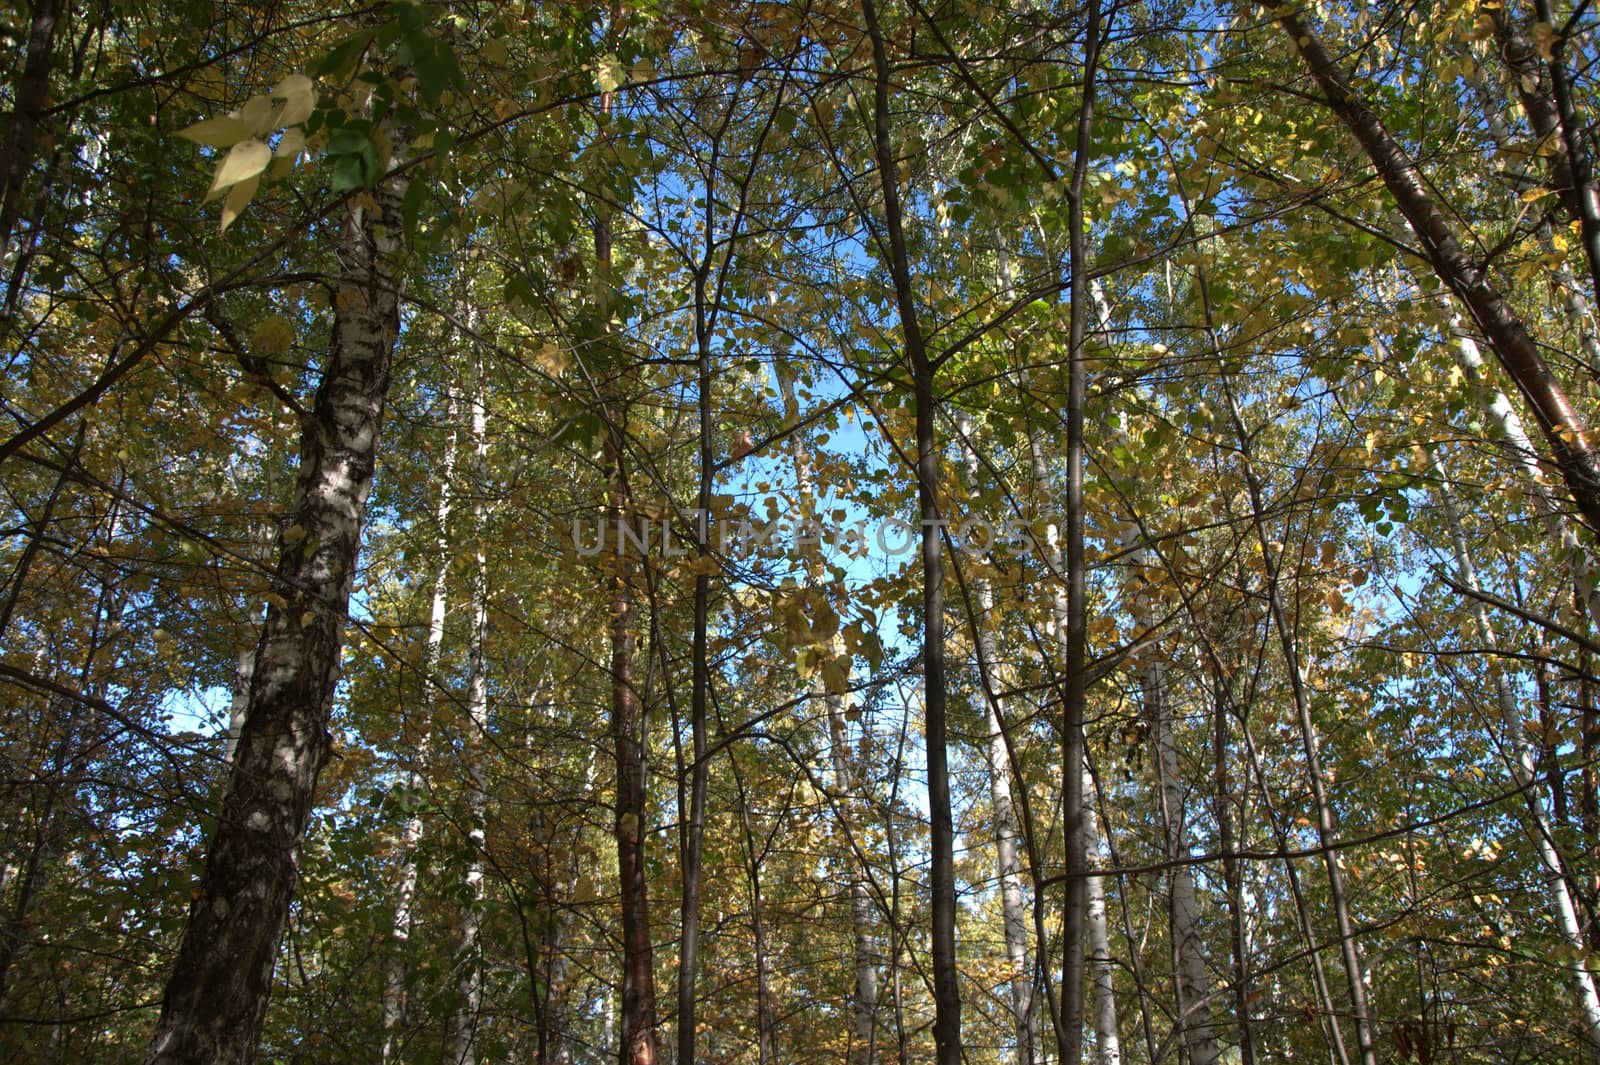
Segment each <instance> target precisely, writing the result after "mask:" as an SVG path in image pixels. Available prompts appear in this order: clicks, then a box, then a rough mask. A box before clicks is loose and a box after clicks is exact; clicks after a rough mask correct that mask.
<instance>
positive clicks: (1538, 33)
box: [1532, 22, 1556, 63]
mask: <svg viewBox="0 0 1600 1065" xmlns="http://www.w3.org/2000/svg"><path fill="white" fill-rule="evenodd" d="M1532 33H1533V46H1534V48H1536V49H1538V51H1539V58H1540V59H1543V60H1544V61H1545V62H1547V63H1548V62H1550V61H1551V60H1552V59H1554V58H1555V42H1556V28H1555V27H1554V26H1552V25H1550V23H1548V22H1535V23H1534V24H1533V31H1532Z"/></svg>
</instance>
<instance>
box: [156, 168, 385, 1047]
mask: <svg viewBox="0 0 1600 1065" xmlns="http://www.w3.org/2000/svg"><path fill="white" fill-rule="evenodd" d="M395 139H396V141H400V140H401V139H402V138H401V137H398V136H397V137H396V138H395ZM404 191H405V189H404V181H403V179H401V178H398V177H391V178H388V179H386V180H385V181H383V182H382V183H380V184H379V186H378V187H377V188H376V189H375V190H374V192H373V194H372V195H371V196H370V197H366V198H363V199H362V200H350V201H348V202H347V203H346V205H345V207H344V211H345V215H344V226H343V233H342V238H341V247H340V254H339V261H340V267H339V275H338V278H337V282H336V291H335V298H334V300H333V319H334V320H333V331H332V336H331V341H330V347H329V350H328V354H327V357H326V359H325V361H324V364H323V370H322V383H321V386H320V387H319V389H318V390H317V396H316V400H315V402H314V404H313V406H312V410H311V413H310V416H309V417H307V418H306V419H304V421H303V427H302V432H301V438H300V456H299V472H298V475H297V480H296V485H295V491H294V497H293V500H292V502H291V504H290V509H289V513H288V515H287V517H288V524H287V525H286V526H285V528H284V530H283V531H282V532H281V533H280V534H279V538H278V560H277V568H276V573H275V574H274V578H273V582H272V593H271V605H270V607H269V609H268V611H267V621H266V626H265V629H264V631H263V635H262V638H261V643H260V647H259V650H258V651H257V657H256V674H255V677H254V679H253V681H252V684H251V687H250V705H249V710H248V712H247V713H246V715H245V720H244V725H243V728H242V730H241V732H240V736H239V744H238V748H237V750H236V751H235V753H234V764H233V767H232V772H231V773H230V775H229V781H228V788H227V792H226V795H225V797H224V799H223V805H222V810H221V812H220V816H219V817H218V819H217V827H216V830H215V832H214V834H213V835H212V838H211V840H210V843H209V846H208V849H207V853H206V861H205V871H204V874H203V876H202V880H201V884H200V888H199V891H198V893H197V894H196V895H195V897H194V900H193V904H192V906H191V907H190V910H189V916H188V923H187V926H186V928H185V931H184V936H183V941H182V944H181V945H180V947H179V949H178V956H177V959H176V960H175V962H174V964H173V970H172V974H171V976H170V977H169V978H168V980H167V984H166V989H165V993H164V996H163V1000H162V1006H161V1016H160V1018H159V1019H158V1020H157V1022H156V1030H155V1033H154V1035H153V1037H152V1039H151V1045H150V1050H149V1055H148V1057H147V1059H146V1060H147V1063H148V1065H232V1063H240V1065H242V1063H245V1062H248V1061H249V1060H251V1058H252V1057H253V1056H254V1053H255V1046H256V1042H257V1040H258V1038H259V1035H260V1031H261V1025H262V1021H263V1019H264V1017H265V1015H266V1007H267V998H268V993H269V991H270V989H271V987H272V975H273V969H274V966H275V962H276V959H277V947H278V942H279V940H280V938H281V937H282V935H283V931H284V928H285V927H286V925H287V923H288V916H289V907H290V902H291V899H292V898H293V895H294V890H295V885H296V882H297V880H298V876H299V863H300V853H301V845H302V842H303V840H304V838H305V833H306V829H307V827H308V826H309V824H310V820H311V812H312V804H313V802H314V799H315V795H316V786H317V779H318V776H319V775H320V773H321V771H322V768H323V766H324V765H325V764H326V763H327V760H328V758H329V757H331V755H332V753H333V746H334V739H333V736H332V735H331V734H330V733H329V731H328V719H329V713H330V710H331V706H332V701H333V696H334V691H335V686H336V684H337V681H338V675H339V661H340V654H341V650H342V646H343V639H344V619H345V614H346V611H347V609H348V607H349V602H350V592H351V586H352V584H353V582H354V580H355V573H356V561H357V558H358V555H359V550H360V542H361V530H362V523H363V520H364V518H365V514H366V501H367V495H368V492H369V491H370V490H371V486H372V474H373V468H374V465H375V463H376V460H377V453H378V443H379V438H380V433H381V426H382V421H383V411H384V405H385V401H386V399H387V396H388V391H389V382H390V373H391V359H392V356H393V351H394V344H395V340H396V338H397V336H398V333H399V325H400V314H399V292H400V284H401V276H400V270H401V266H402V263H401V257H402V251H403V240H402V238H403V235H404V234H405V231H406V227H405V223H404V221H403V219H402V217H401V209H400V208H401V203H402V199H403V194H404Z"/></svg>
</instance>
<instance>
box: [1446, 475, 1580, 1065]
mask: <svg viewBox="0 0 1600 1065" xmlns="http://www.w3.org/2000/svg"><path fill="white" fill-rule="evenodd" d="M1432 459H1433V463H1434V470H1435V472H1436V473H1437V474H1438V481H1439V483H1438V486H1437V489H1436V491H1437V493H1438V496H1439V503H1440V505H1441V506H1442V507H1443V508H1444V512H1445V518H1446V521H1447V522H1448V523H1449V526H1450V543H1451V547H1452V549H1453V551H1454V554H1455V566H1456V576H1457V577H1458V578H1459V579H1460V581H1461V583H1462V584H1463V585H1464V586H1465V587H1467V588H1469V589H1471V590H1473V591H1480V590H1481V588H1480V586H1479V584H1478V572H1477V567H1475V566H1474V565H1473V564H1472V556H1471V554H1470V553H1469V552H1468V550H1467V541H1466V536H1465V535H1464V534H1463V532H1462V530H1461V521H1460V518H1459V516H1458V515H1457V512H1456V507H1455V503H1454V499H1453V497H1452V495H1451V492H1450V482H1449V480H1448V478H1447V477H1446V476H1445V475H1444V471H1443V470H1442V469H1441V468H1440V467H1439V464H1438V458H1437V456H1432ZM1473 621H1474V624H1475V625H1476V627H1477V630H1478V636H1479V638H1480V639H1482V640H1483V644H1484V646H1485V647H1487V648H1488V649H1489V653H1490V654H1494V653H1495V652H1496V650H1497V648H1498V637H1497V636H1496V633H1495V631H1494V624H1493V622H1492V621H1491V619H1490V617H1489V610H1488V607H1486V606H1485V605H1484V604H1483V602H1482V601H1481V600H1477V601H1474V609H1473ZM1494 683H1495V695H1496V698H1497V701H1498V702H1499V705H1500V721H1501V725H1502V727H1503V728H1504V729H1505V744H1506V747H1507V748H1509V750H1508V751H1507V752H1506V756H1505V757H1506V764H1507V766H1508V768H1509V769H1510V771H1511V779H1512V781H1513V782H1514V783H1515V784H1516V785H1517V788H1518V789H1519V790H1520V791H1521V792H1522V795H1523V798H1524V799H1525V800H1526V808H1527V812H1528V822H1527V824H1528V834H1529V836H1531V837H1532V839H1533V843H1534V847H1535V848H1536V850H1537V851H1538V854H1539V866H1540V869H1541V871H1542V872H1543V874H1544V879H1545V890H1546V892H1547V893H1548V896H1549V906H1550V909H1551V910H1552V911H1553V914H1554V916H1555V919H1556V926H1557V927H1558V928H1559V929H1560V930H1561V937H1562V938H1563V939H1564V940H1566V943H1567V945H1568V946H1569V947H1571V948H1572V949H1573V950H1574V951H1575V952H1576V956H1577V957H1579V958H1580V960H1579V961H1576V962H1573V963H1569V964H1568V965H1566V966H1564V968H1566V969H1567V971H1568V972H1569V973H1570V975H1571V979H1572V985H1571V986H1572V997H1573V1005H1574V1006H1575V1007H1576V1008H1577V1013H1578V1019H1579V1022H1580V1023H1581V1025H1582V1027H1583V1032H1584V1037H1585V1039H1586V1040H1587V1042H1588V1044H1589V1054H1590V1058H1591V1059H1592V1060H1594V1061H1596V1062H1600V992H1597V990H1596V987H1595V980H1594V975H1593V974H1592V973H1590V972H1589V969H1588V966H1587V965H1585V964H1584V962H1583V961H1582V960H1581V958H1582V957H1583V956H1584V955H1585V954H1586V952H1587V944H1586V943H1585V942H1584V938H1583V930H1582V926H1581V925H1580V924H1579V922H1578V911H1577V907H1576V906H1575V905H1574V904H1573V899H1572V892H1571V891H1570V890H1569V889H1568V887H1567V878H1566V876H1565V874H1564V872H1563V870H1562V866H1561V856H1560V854H1559V852H1558V851H1557V850H1556V845H1555V839H1554V837H1553V835H1552V832H1553V826H1552V825H1551V823H1550V819H1549V818H1548V817H1547V816H1546V814H1545V811H1544V807H1543V805H1542V804H1541V802H1540V801H1539V792H1538V788H1537V786H1536V785H1537V781H1536V780H1535V779H1534V772H1535V764H1534V752H1533V749H1532V747H1530V746H1529V744H1528V742H1527V740H1526V737H1525V736H1524V735H1523V730H1522V710H1521V708H1520V707H1519V706H1518V704H1517V697H1516V693H1515V692H1513V691H1512V688H1511V682H1510V680H1509V679H1508V678H1507V677H1506V675H1505V673H1504V672H1502V671H1496V672H1495V675H1494Z"/></svg>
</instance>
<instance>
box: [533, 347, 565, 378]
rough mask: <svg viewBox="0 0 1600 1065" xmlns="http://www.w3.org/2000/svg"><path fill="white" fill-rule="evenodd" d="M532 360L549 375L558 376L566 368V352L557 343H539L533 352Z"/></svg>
mask: <svg viewBox="0 0 1600 1065" xmlns="http://www.w3.org/2000/svg"><path fill="white" fill-rule="evenodd" d="M533 361H534V362H535V363H537V364H538V366H539V369H541V370H543V371H544V372H545V373H547V374H549V375H550V376H551V377H559V376H560V375H561V371H563V370H565V369H566V368H567V353H566V352H564V351H562V350H561V347H560V345H558V344H541V345H540V346H539V350H538V351H536V352H534V353H533Z"/></svg>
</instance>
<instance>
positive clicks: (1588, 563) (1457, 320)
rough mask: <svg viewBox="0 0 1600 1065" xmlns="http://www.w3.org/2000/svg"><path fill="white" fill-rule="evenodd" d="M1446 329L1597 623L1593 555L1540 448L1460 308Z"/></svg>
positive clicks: (1599, 595)
mask: <svg viewBox="0 0 1600 1065" xmlns="http://www.w3.org/2000/svg"><path fill="white" fill-rule="evenodd" d="M1450 334H1451V339H1452V341H1453V343H1452V344H1451V346H1450V350H1451V351H1452V352H1453V353H1454V355H1455V360H1456V364H1457V365H1458V366H1460V367H1461V372H1462V374H1463V375H1464V376H1465V377H1466V379H1467V380H1468V381H1469V382H1470V383H1472V384H1476V385H1479V386H1481V387H1482V388H1483V389H1484V390H1485V392H1486V393H1487V399H1486V401H1485V405H1486V406H1487V407H1488V411H1489V416H1490V417H1491V418H1493V419H1494V423H1495V427H1496V428H1498V429H1499V430H1500V434H1501V435H1502V436H1503V437H1504V438H1505V442H1506V447H1508V448H1509V449H1510V450H1511V455H1512V457H1513V459H1515V461H1516V463H1517V468H1518V469H1520V470H1521V471H1522V474H1523V477H1524V478H1525V479H1526V482H1527V485H1528V490H1529V492H1530V493H1531V494H1532V497H1533V506H1534V509H1535V510H1536V511H1537V512H1538V514H1539V517H1540V518H1541V519H1543V521H1544V522H1545V527H1546V528H1547V529H1548V530H1549V532H1550V535H1551V536H1553V537H1556V538H1558V539H1559V540H1560V541H1561V547H1562V550H1563V551H1564V552H1565V554H1566V558H1567V565H1568V567H1569V568H1570V569H1571V570H1572V582H1573V588H1574V589H1575V590H1576V591H1577V594H1578V598H1579V600H1580V601H1581V602H1582V603H1583V604H1584V606H1585V608H1586V609H1587V611H1588V613H1589V618H1590V620H1591V622H1593V623H1594V624H1596V625H1600V592H1597V590H1596V585H1597V583H1600V582H1597V576H1600V574H1597V572H1596V567H1595V561H1594V556H1593V555H1591V554H1590V553H1589V551H1588V549H1587V548H1585V547H1584V545H1583V544H1582V543H1581V542H1580V541H1579V540H1578V534H1577V533H1576V531H1574V529H1573V527H1572V522H1570V521H1566V520H1564V519H1563V516H1562V514H1561V506H1560V504H1559V502H1558V501H1557V499H1556V497H1555V494H1554V493H1553V492H1551V490H1550V485H1549V484H1548V482H1546V481H1545V479H1544V471H1543V469H1542V468H1541V467H1540V465H1539V453H1538V451H1536V450H1535V449H1534V446H1533V441H1532V440H1530V439H1529V438H1528V431H1527V429H1525V428H1524V427H1523V424H1522V418H1521V416H1520V415H1518V414H1517V409H1516V407H1514V406H1512V404H1511V400H1509V399H1507V398H1506V394H1505V393H1504V392H1502V391H1500V390H1499V389H1498V388H1495V387H1494V386H1493V385H1492V384H1491V383H1490V382H1489V381H1487V380H1486V378H1485V374H1484V370H1483V353H1482V352H1481V351H1480V350H1479V349H1478V342H1477V341H1476V340H1474V339H1472V335H1471V334H1470V333H1468V332H1467V329H1466V327H1465V325H1464V324H1463V323H1462V321H1461V315H1460V314H1459V313H1452V314H1451V315H1450Z"/></svg>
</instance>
